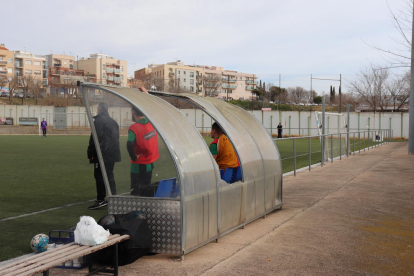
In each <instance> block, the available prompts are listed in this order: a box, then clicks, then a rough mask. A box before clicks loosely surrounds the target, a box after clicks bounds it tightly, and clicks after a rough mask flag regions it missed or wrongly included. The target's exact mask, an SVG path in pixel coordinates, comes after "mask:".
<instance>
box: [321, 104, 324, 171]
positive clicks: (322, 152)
mask: <svg viewBox="0 0 414 276" xmlns="http://www.w3.org/2000/svg"><path fill="white" fill-rule="evenodd" d="M321 145H322V150H321V154H322V157H321V165H322V167H323V164H324V163H325V97H323V98H322V144H321Z"/></svg>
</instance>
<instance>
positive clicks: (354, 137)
mask: <svg viewBox="0 0 414 276" xmlns="http://www.w3.org/2000/svg"><path fill="white" fill-rule="evenodd" d="M353 152H354V155H355V132H354V150H353Z"/></svg>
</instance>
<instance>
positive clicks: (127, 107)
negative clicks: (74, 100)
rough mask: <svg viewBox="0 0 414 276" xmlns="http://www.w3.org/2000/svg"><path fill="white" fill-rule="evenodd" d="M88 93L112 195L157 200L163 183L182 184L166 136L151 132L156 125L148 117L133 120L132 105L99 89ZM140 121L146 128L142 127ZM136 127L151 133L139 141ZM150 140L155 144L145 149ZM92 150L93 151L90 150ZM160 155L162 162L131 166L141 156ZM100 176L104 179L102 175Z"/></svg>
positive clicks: (144, 162)
mask: <svg viewBox="0 0 414 276" xmlns="http://www.w3.org/2000/svg"><path fill="white" fill-rule="evenodd" d="M86 91H87V92H86V96H87V99H86V98H85V100H88V103H89V105H88V106H89V109H90V111H91V113H92V114H96V116H94V125H95V129H96V133H97V136H98V140H99V144H100V149H101V152H102V156H103V159H104V163H105V169H106V174H107V176H108V181H109V184H110V186H111V192H112V194H117V195H122V196H138V195H139V196H142V197H154V195H155V194H156V192H157V189H158V186H159V182H160V181H165V180H167V179H172V178H175V179H176V182H178V179H177V171H176V167H175V164H174V161H173V159H172V157H171V154H170V152H169V150H168V148H167V146H166V144H165V143H164V140H163V139H162V136H161V135H160V133H158V132H157V130H154V131H151V125H152V121H148V120H146V118H145V117H144V116H143V117H142V118H138V117H135V118H133V117H132V106H131V104H130V103H129V102H128V101H126V100H125V99H123V98H121V97H119V96H116V95H114V94H113V93H109V92H108V91H104V90H98V89H88V90H86ZM138 110H139V108H138ZM138 119H140V122H143V123H145V124H138V123H137V121H138ZM134 127H142V129H143V131H146V132H148V133H144V132H141V135H142V136H143V137H141V138H139V136H137V133H136V132H133V131H132V130H130V129H132V128H134ZM152 129H153V128H152ZM151 139H152V140H151ZM147 140H149V141H151V142H150V144H149V145H151V147H148V146H144V142H143V141H147ZM128 141H130V147H131V149H130V151H128V146H127V143H128ZM145 143H146V142H145ZM92 145H93V143H92ZM145 145H148V144H145ZM134 147H135V149H134ZM88 149H91V150H92V148H91V147H90V146H89V147H88ZM156 151H158V158H154V160H152V161H153V162H147V161H145V160H144V159H142V160H144V161H142V162H140V163H141V164H138V163H134V164H132V163H131V161H132V158H137V157H138V158H139V157H140V156H141V155H142V156H143V157H145V158H151V157H150V156H152V154H154V155H156ZM91 162H94V160H92V161H91ZM95 166H96V165H95ZM91 173H92V172H91ZM97 176H98V177H100V175H99V172H98V175H97Z"/></svg>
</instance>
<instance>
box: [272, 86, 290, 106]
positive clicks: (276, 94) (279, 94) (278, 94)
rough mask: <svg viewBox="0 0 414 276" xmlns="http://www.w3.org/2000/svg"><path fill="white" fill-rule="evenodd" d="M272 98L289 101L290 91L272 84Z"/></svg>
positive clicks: (274, 100) (273, 99)
mask: <svg viewBox="0 0 414 276" xmlns="http://www.w3.org/2000/svg"><path fill="white" fill-rule="evenodd" d="M269 93H270V100H271V101H273V102H276V101H279V102H287V101H288V92H287V90H286V89H285V88H282V89H281V88H280V87H279V86H273V85H270V87H269Z"/></svg>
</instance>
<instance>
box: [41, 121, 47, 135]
mask: <svg viewBox="0 0 414 276" xmlns="http://www.w3.org/2000/svg"><path fill="white" fill-rule="evenodd" d="M40 127H41V128H42V131H43V137H46V130H47V122H46V121H45V118H43V120H42V122H40Z"/></svg>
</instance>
